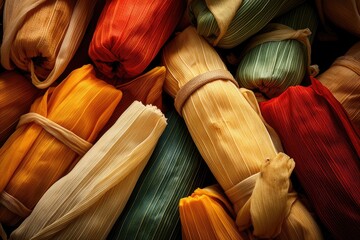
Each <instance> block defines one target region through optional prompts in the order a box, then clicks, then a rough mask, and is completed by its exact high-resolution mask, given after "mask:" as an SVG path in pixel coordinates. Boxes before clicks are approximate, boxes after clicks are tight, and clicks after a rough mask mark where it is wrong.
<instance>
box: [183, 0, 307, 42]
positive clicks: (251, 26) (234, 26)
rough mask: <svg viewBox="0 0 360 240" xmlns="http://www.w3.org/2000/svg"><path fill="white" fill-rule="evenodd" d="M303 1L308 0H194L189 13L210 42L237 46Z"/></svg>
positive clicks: (199, 30)
mask: <svg viewBox="0 0 360 240" xmlns="http://www.w3.org/2000/svg"><path fill="white" fill-rule="evenodd" d="M302 2H304V1H303V0H286V1H283V0H274V1H262V0H242V1H241V0H240V1H239V0H234V1H233V0H225V1H215V0H193V1H191V3H190V5H189V14H190V20H191V22H192V24H193V25H194V26H196V28H197V32H198V33H199V34H200V35H202V36H204V37H205V38H206V39H207V40H208V41H209V43H211V44H212V45H214V46H218V47H221V48H233V47H235V46H237V45H239V44H240V43H242V42H244V41H245V40H246V39H248V38H249V37H251V36H252V35H254V34H256V33H257V32H258V31H259V30H260V29H262V28H263V27H264V26H265V25H266V24H267V23H269V22H270V20H271V19H273V18H274V17H276V16H277V15H280V14H282V13H284V12H286V11H289V10H290V9H292V8H294V7H295V6H297V5H299V4H301V3H302ZM234 10H235V11H236V12H234Z"/></svg>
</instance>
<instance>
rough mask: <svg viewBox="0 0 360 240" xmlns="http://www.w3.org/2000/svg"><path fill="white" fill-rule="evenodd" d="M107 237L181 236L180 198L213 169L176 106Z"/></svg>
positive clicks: (174, 237) (170, 112)
mask: <svg viewBox="0 0 360 240" xmlns="http://www.w3.org/2000/svg"><path fill="white" fill-rule="evenodd" d="M165 116H166V118H167V122H168V125H167V127H166V128H165V131H164V133H163V134H162V135H161V137H160V139H159V142H158V144H157V145H156V148H155V150H154V153H153V154H152V156H151V158H150V160H149V162H148V164H147V165H146V167H145V169H144V171H143V173H142V174H141V176H140V178H139V180H138V182H137V183H136V186H135V189H134V191H133V193H132V195H131V197H130V199H129V201H128V204H127V205H126V207H125V208H124V211H123V212H122V214H121V215H120V217H119V219H118V220H117V222H116V223H115V225H114V226H113V228H112V230H111V232H110V234H109V236H108V239H154V240H155V239H156V240H159V239H164V240H167V239H178V238H179V237H181V228H180V220H179V212H178V202H179V199H180V198H182V197H185V196H187V195H189V194H191V192H192V191H193V190H194V189H196V188H197V187H199V186H203V184H204V182H205V180H206V178H209V176H210V171H209V169H208V168H207V166H206V164H205V162H204V160H203V159H202V158H201V156H200V153H199V151H198V150H197V149H196V146H195V144H194V142H193V140H192V139H191V136H190V134H189V132H188V130H187V128H186V125H185V123H184V120H183V119H182V118H181V117H180V116H179V114H178V113H177V112H176V111H175V110H171V111H169V112H167V114H166V115H165Z"/></svg>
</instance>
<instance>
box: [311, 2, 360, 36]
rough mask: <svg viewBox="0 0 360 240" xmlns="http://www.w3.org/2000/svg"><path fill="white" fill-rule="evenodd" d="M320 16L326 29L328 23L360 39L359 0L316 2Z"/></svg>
mask: <svg viewBox="0 0 360 240" xmlns="http://www.w3.org/2000/svg"><path fill="white" fill-rule="evenodd" d="M315 3H316V7H317V9H318V12H319V16H320V18H321V20H322V22H323V24H324V25H325V27H326V28H328V27H329V25H328V22H331V23H332V24H335V25H336V26H337V27H340V28H342V29H344V30H345V31H347V32H349V33H351V34H353V35H355V36H357V37H360V13H359V11H360V5H359V1H358V0H343V1H336V0H315Z"/></svg>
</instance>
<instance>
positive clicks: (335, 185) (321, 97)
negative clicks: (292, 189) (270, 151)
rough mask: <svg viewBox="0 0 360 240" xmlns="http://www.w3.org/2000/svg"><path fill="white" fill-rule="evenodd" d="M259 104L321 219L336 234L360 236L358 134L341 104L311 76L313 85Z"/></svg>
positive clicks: (300, 87) (288, 91)
mask: <svg viewBox="0 0 360 240" xmlns="http://www.w3.org/2000/svg"><path fill="white" fill-rule="evenodd" d="M260 107H261V112H262V114H263V116H264V118H265V120H266V121H267V122H268V123H269V124H270V125H271V126H272V127H273V128H274V129H275V130H276V131H277V133H278V134H279V136H280V138H281V141H282V143H283V146H284V151H285V152H286V153H287V154H289V155H291V156H292V157H293V158H294V159H295V161H296V167H295V169H294V173H295V175H296V177H297V179H298V181H299V183H300V184H301V187H302V189H303V190H304V192H305V194H306V197H307V198H308V201H309V203H310V204H311V206H312V207H313V208H314V210H315V213H316V215H317V216H318V218H319V220H320V221H321V222H322V223H323V224H322V225H323V226H324V227H326V228H327V230H328V231H329V232H330V233H331V234H332V237H334V238H335V239H355V238H357V236H358V234H359V231H360V191H359V184H358V183H359V179H360V171H359V169H360V165H359V162H360V161H359V160H360V137H359V135H358V134H357V133H356V132H355V129H354V127H353V126H352V124H351V122H350V120H349V118H348V116H347V114H346V112H345V110H344V109H343V108H342V106H341V104H340V103H339V102H338V101H337V100H336V99H335V98H334V96H333V95H332V94H331V92H330V91H329V90H328V89H327V88H326V87H324V86H323V85H322V84H321V83H320V82H319V81H318V80H316V79H315V78H311V85H310V86H307V87H305V86H295V87H292V88H288V89H287V90H286V91H285V92H284V93H282V94H281V95H280V96H279V97H276V98H273V99H270V100H269V101H265V102H261V103H260ZM299 146H301V147H299ZM324 199H327V201H324ZM339 223H341V224H339Z"/></svg>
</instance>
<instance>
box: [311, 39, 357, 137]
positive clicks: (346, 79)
mask: <svg viewBox="0 0 360 240" xmlns="http://www.w3.org/2000/svg"><path fill="white" fill-rule="evenodd" d="M317 78H318V80H319V81H320V82H321V83H322V84H323V85H324V86H325V87H327V88H328V89H329V90H330V92H331V93H332V94H333V95H334V97H335V98H336V99H337V100H338V101H339V102H340V103H341V105H342V106H343V107H344V109H345V110H346V112H347V114H348V115H349V118H350V120H351V122H352V124H353V125H354V127H355V130H356V131H357V133H358V135H360V111H359V109H360V42H358V43H356V44H354V45H353V46H352V47H351V48H350V49H349V50H348V51H347V52H346V53H345V55H344V56H341V57H338V58H337V59H336V60H335V61H334V63H333V64H332V65H331V66H330V68H329V69H327V70H326V71H324V72H323V73H322V74H320V75H319V76H318V77H317Z"/></svg>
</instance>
